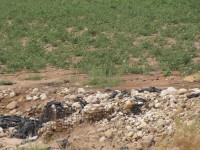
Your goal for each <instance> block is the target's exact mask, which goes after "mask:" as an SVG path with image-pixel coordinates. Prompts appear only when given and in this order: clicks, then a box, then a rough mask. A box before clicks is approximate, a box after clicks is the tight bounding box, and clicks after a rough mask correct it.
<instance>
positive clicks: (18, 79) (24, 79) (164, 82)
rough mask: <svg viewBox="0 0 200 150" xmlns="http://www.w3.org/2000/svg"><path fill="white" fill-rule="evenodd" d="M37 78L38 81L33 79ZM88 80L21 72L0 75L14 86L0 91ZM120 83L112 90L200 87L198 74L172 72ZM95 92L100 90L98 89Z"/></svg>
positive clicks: (67, 73)
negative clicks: (188, 74)
mask: <svg viewBox="0 0 200 150" xmlns="http://www.w3.org/2000/svg"><path fill="white" fill-rule="evenodd" d="M34 78H39V79H34ZM88 80H89V76H88V75H86V74H80V73H77V72H76V71H72V70H63V69H55V68H47V69H45V70H42V71H39V72H37V73H31V72H28V71H22V72H18V73H12V74H0V81H11V82H13V83H15V84H13V85H9V86H5V85H0V89H5V88H17V87H33V86H37V85H41V84H46V83H54V84H55V83H65V82H70V84H71V85H74V86H84V85H86V83H87V81H88ZM120 80H121V82H120V84H119V85H118V86H115V87H112V88H113V89H120V90H121V89H127V90H130V89H132V88H144V87H150V86H155V87H159V88H165V87H169V86H173V87H177V88H195V87H200V84H199V83H200V74H195V75H191V76H188V77H182V76H181V75H180V73H178V72H173V74H172V75H171V76H170V77H165V76H163V74H162V73H161V72H154V73H151V74H150V75H134V74H130V75H124V76H122V77H121V78H120ZM97 90H102V89H101V88H98V89H97Z"/></svg>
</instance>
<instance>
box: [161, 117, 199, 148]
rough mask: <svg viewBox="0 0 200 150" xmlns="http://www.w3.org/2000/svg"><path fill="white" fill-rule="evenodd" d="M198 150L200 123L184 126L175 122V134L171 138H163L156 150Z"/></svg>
mask: <svg viewBox="0 0 200 150" xmlns="http://www.w3.org/2000/svg"><path fill="white" fill-rule="evenodd" d="M171 149H172V150H199V149H200V121H193V122H192V123H191V124H187V125H186V124H184V123H182V122H181V121H179V120H178V121H176V132H175V134H174V135H173V137H169V136H167V137H165V138H164V139H163V140H162V141H161V143H160V144H159V145H158V146H157V150H171Z"/></svg>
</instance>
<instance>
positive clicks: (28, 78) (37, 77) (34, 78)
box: [25, 74, 43, 81]
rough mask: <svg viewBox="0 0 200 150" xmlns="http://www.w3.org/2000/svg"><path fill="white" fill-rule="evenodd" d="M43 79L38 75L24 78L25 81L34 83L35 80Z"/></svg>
mask: <svg viewBox="0 0 200 150" xmlns="http://www.w3.org/2000/svg"><path fill="white" fill-rule="evenodd" d="M42 78H43V76H41V75H39V74H36V75H30V76H28V77H27V78H25V80H34V81H37V80H41V79H42Z"/></svg>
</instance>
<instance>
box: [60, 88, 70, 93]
mask: <svg viewBox="0 0 200 150" xmlns="http://www.w3.org/2000/svg"><path fill="white" fill-rule="evenodd" d="M61 93H63V94H69V93H70V90H69V89H68V88H64V89H63V90H62V91H61Z"/></svg>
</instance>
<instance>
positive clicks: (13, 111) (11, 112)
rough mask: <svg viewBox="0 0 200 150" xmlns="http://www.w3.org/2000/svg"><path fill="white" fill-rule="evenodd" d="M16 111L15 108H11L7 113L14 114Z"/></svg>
mask: <svg viewBox="0 0 200 150" xmlns="http://www.w3.org/2000/svg"><path fill="white" fill-rule="evenodd" d="M16 112H17V110H16V109H13V110H11V111H10V112H9V114H10V115H14V114H15V113H16Z"/></svg>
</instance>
